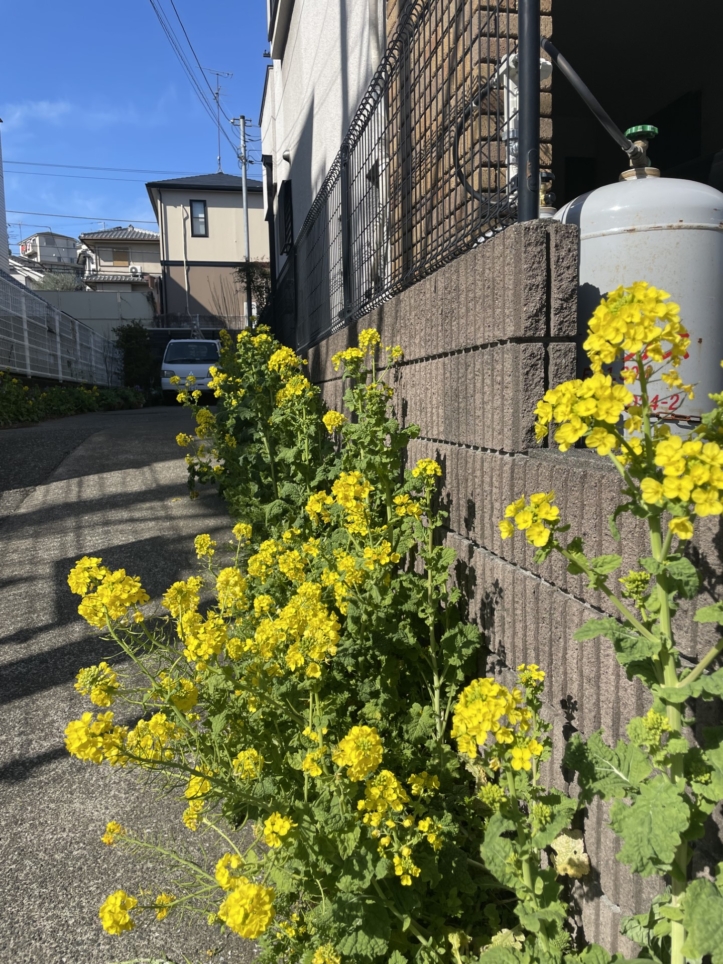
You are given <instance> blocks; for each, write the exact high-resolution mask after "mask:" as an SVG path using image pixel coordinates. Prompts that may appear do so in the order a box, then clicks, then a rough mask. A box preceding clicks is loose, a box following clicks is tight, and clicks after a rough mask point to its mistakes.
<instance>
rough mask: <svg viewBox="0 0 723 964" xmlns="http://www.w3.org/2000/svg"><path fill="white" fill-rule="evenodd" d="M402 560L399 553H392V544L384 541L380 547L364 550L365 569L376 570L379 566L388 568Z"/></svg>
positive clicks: (370, 547) (368, 547) (369, 547)
mask: <svg viewBox="0 0 723 964" xmlns="http://www.w3.org/2000/svg"><path fill="white" fill-rule="evenodd" d="M400 559H401V556H400V555H399V553H398V552H392V546H391V543H390V542H387V540H386V539H384V540H383V541H382V542H381V544H380V545H378V546H374V547H372V546H367V547H366V548H365V549H364V568H365V569H375V568H376V567H377V566H388V565H389V564H390V563H397V562H399V560H400Z"/></svg>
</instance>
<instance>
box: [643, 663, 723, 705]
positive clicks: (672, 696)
mask: <svg viewBox="0 0 723 964" xmlns="http://www.w3.org/2000/svg"><path fill="white" fill-rule="evenodd" d="M653 692H654V693H655V695H656V696H659V697H660V699H662V700H665V701H666V702H668V703H685V701H686V700H689V699H691V698H694V699H697V698H698V697H699V696H702V697H703V699H712V698H713V697H721V696H723V668H721V669H717V670H716V671H715V672H714V673H708V674H706V675H703V676H699V677H698V679H697V680H693V682H692V683H687V684H686V682H685V679H683V680H682V681H681V684H680V686H655V687H653Z"/></svg>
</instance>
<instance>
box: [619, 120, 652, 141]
mask: <svg viewBox="0 0 723 964" xmlns="http://www.w3.org/2000/svg"><path fill="white" fill-rule="evenodd" d="M657 133H659V131H658V128H657V127H653V125H652V124H639V125H638V126H637V127H629V128H628V129H627V130H626V131H625V136H626V137H629V138H630V140H631V141H632V140H635V137H636V136H638V137H639V136H640V135H641V134H642V136H643V137H644V138H645V139H646V140H648V141H649V140H652V139H653V138H654V137H655V135H656V134H657Z"/></svg>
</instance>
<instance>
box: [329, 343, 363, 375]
mask: <svg viewBox="0 0 723 964" xmlns="http://www.w3.org/2000/svg"><path fill="white" fill-rule="evenodd" d="M362 361H364V352H363V351H361V349H359V348H347V349H346V351H338V352H337V353H336V354H335V355H332V357H331V364H332V365H333V366H334V371H335V372H338V371H339V365H341V363H342V362H344V366H345V367H347V366H350V367H352V368H355V367H356V366H357V365H358V364H360V362H362Z"/></svg>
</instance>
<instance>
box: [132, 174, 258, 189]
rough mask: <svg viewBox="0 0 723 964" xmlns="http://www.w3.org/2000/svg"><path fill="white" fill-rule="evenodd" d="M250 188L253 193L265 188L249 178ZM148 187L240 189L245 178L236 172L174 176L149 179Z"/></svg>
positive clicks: (248, 184)
mask: <svg viewBox="0 0 723 964" xmlns="http://www.w3.org/2000/svg"><path fill="white" fill-rule="evenodd" d="M246 184H247V187H248V190H249V191H251V192H253V193H260V192H261V191H262V190H263V184H262V183H261V181H255V180H253V179H252V178H249V179H248V180H247V182H246ZM146 187H147V188H152V187H165V188H174V187H177V188H180V189H181V190H184V189H186V188H194V187H195V188H198V189H199V190H203V191H240V190H241V189H242V187H243V178H242V177H239V176H238V175H236V174H197V175H194V176H192V177H172V178H170V179H169V180H167V181H149V182H148V183H147V184H146Z"/></svg>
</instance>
